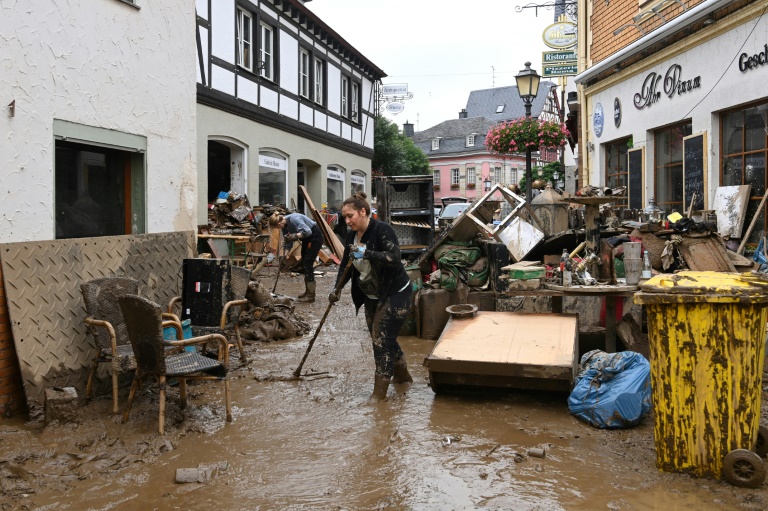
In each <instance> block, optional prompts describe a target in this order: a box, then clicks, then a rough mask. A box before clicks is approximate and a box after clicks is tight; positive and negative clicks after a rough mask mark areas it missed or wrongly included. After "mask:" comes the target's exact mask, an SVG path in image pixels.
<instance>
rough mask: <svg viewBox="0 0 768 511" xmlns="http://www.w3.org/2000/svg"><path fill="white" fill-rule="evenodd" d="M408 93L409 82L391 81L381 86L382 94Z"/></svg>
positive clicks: (402, 94) (398, 94) (396, 94)
mask: <svg viewBox="0 0 768 511" xmlns="http://www.w3.org/2000/svg"><path fill="white" fill-rule="evenodd" d="M406 94H408V84H407V83H389V84H384V85H382V86H381V95H382V96H404V95H406Z"/></svg>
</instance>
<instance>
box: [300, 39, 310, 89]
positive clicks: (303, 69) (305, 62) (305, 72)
mask: <svg viewBox="0 0 768 511" xmlns="http://www.w3.org/2000/svg"><path fill="white" fill-rule="evenodd" d="M309 63H310V58H309V52H308V51H307V50H305V49H304V48H300V49H299V95H301V97H304V98H307V99H310V92H309V72H310V71H309Z"/></svg>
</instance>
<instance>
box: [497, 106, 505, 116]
mask: <svg viewBox="0 0 768 511" xmlns="http://www.w3.org/2000/svg"><path fill="white" fill-rule="evenodd" d="M503 111H504V105H499V106H497V107H496V113H497V114H500V113H502V112H503Z"/></svg>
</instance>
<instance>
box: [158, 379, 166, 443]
mask: <svg viewBox="0 0 768 511" xmlns="http://www.w3.org/2000/svg"><path fill="white" fill-rule="evenodd" d="M157 383H158V386H159V387H160V424H159V426H158V431H159V432H160V434H161V435H164V434H165V376H160V377H158V379H157Z"/></svg>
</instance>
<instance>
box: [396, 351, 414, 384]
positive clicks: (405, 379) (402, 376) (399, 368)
mask: <svg viewBox="0 0 768 511" xmlns="http://www.w3.org/2000/svg"><path fill="white" fill-rule="evenodd" d="M412 382H413V378H412V377H411V373H409V372H408V364H407V363H406V362H405V356H402V357H400V358H399V359H397V362H395V373H394V375H393V376H392V383H412Z"/></svg>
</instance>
